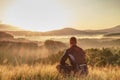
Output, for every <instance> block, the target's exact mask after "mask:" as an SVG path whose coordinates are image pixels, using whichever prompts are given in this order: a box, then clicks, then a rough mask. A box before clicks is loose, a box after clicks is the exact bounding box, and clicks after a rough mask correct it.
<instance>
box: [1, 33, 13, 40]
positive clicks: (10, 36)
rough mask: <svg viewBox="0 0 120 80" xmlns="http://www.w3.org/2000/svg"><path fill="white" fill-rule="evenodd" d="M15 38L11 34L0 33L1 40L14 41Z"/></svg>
mask: <svg viewBox="0 0 120 80" xmlns="http://www.w3.org/2000/svg"><path fill="white" fill-rule="evenodd" d="M13 38H14V37H13V36H12V35H11V34H8V33H6V32H0V40H5V39H13Z"/></svg>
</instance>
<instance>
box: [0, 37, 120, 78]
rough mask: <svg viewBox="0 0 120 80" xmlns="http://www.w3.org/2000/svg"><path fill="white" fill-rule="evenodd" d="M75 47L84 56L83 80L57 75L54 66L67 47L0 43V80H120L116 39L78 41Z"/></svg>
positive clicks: (119, 45)
mask: <svg viewBox="0 0 120 80" xmlns="http://www.w3.org/2000/svg"><path fill="white" fill-rule="evenodd" d="M84 44H86V45H84ZM78 45H79V46H81V45H82V46H81V47H82V48H84V50H85V52H86V59H87V63H88V66H89V74H88V75H87V76H86V77H85V76H77V77H74V76H63V75H62V74H59V73H58V72H57V70H56V65H57V64H59V61H60V58H61V56H62V55H63V53H64V51H65V49H66V48H68V47H69V45H68V44H67V43H64V42H61V41H54V40H46V41H44V42H40V41H29V40H25V39H12V40H1V41H0V80H119V76H120V40H119V39H116V40H109V39H78ZM86 46H87V47H86Z"/></svg>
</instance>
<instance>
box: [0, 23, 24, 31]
mask: <svg viewBox="0 0 120 80" xmlns="http://www.w3.org/2000/svg"><path fill="white" fill-rule="evenodd" d="M0 31H23V29H20V28H18V27H15V26H12V25H8V24H0Z"/></svg>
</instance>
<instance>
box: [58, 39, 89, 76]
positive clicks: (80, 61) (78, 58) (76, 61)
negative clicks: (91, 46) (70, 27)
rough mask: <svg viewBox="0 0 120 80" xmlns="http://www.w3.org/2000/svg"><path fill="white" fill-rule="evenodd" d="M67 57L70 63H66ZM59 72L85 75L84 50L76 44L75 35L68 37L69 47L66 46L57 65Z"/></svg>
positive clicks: (86, 70)
mask: <svg viewBox="0 0 120 80" xmlns="http://www.w3.org/2000/svg"><path fill="white" fill-rule="evenodd" d="M67 59H69V62H70V65H68V64H67V63H66V60H67ZM57 69H58V71H59V72H60V73H65V74H71V72H73V73H74V74H78V73H79V74H80V75H87V73H88V68H87V64H86V58H85V52H84V51H83V49H82V48H80V47H78V46H77V40H76V38H75V37H71V38H70V48H68V49H67V50H66V51H65V53H64V55H63V56H62V58H61V60H60V65H58V66H57Z"/></svg>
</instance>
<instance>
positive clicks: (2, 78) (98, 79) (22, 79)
mask: <svg viewBox="0 0 120 80" xmlns="http://www.w3.org/2000/svg"><path fill="white" fill-rule="evenodd" d="M119 77H120V67H110V66H109V67H105V68H98V67H95V68H91V67H89V74H88V76H87V77H79V78H78V77H77V78H76V77H66V78H65V77H63V76H62V75H60V74H59V73H58V72H57V70H56V64H55V65H43V64H37V65H34V66H29V65H21V66H10V65H6V66H3V65H1V66H0V80H119V79H120V78H119Z"/></svg>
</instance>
